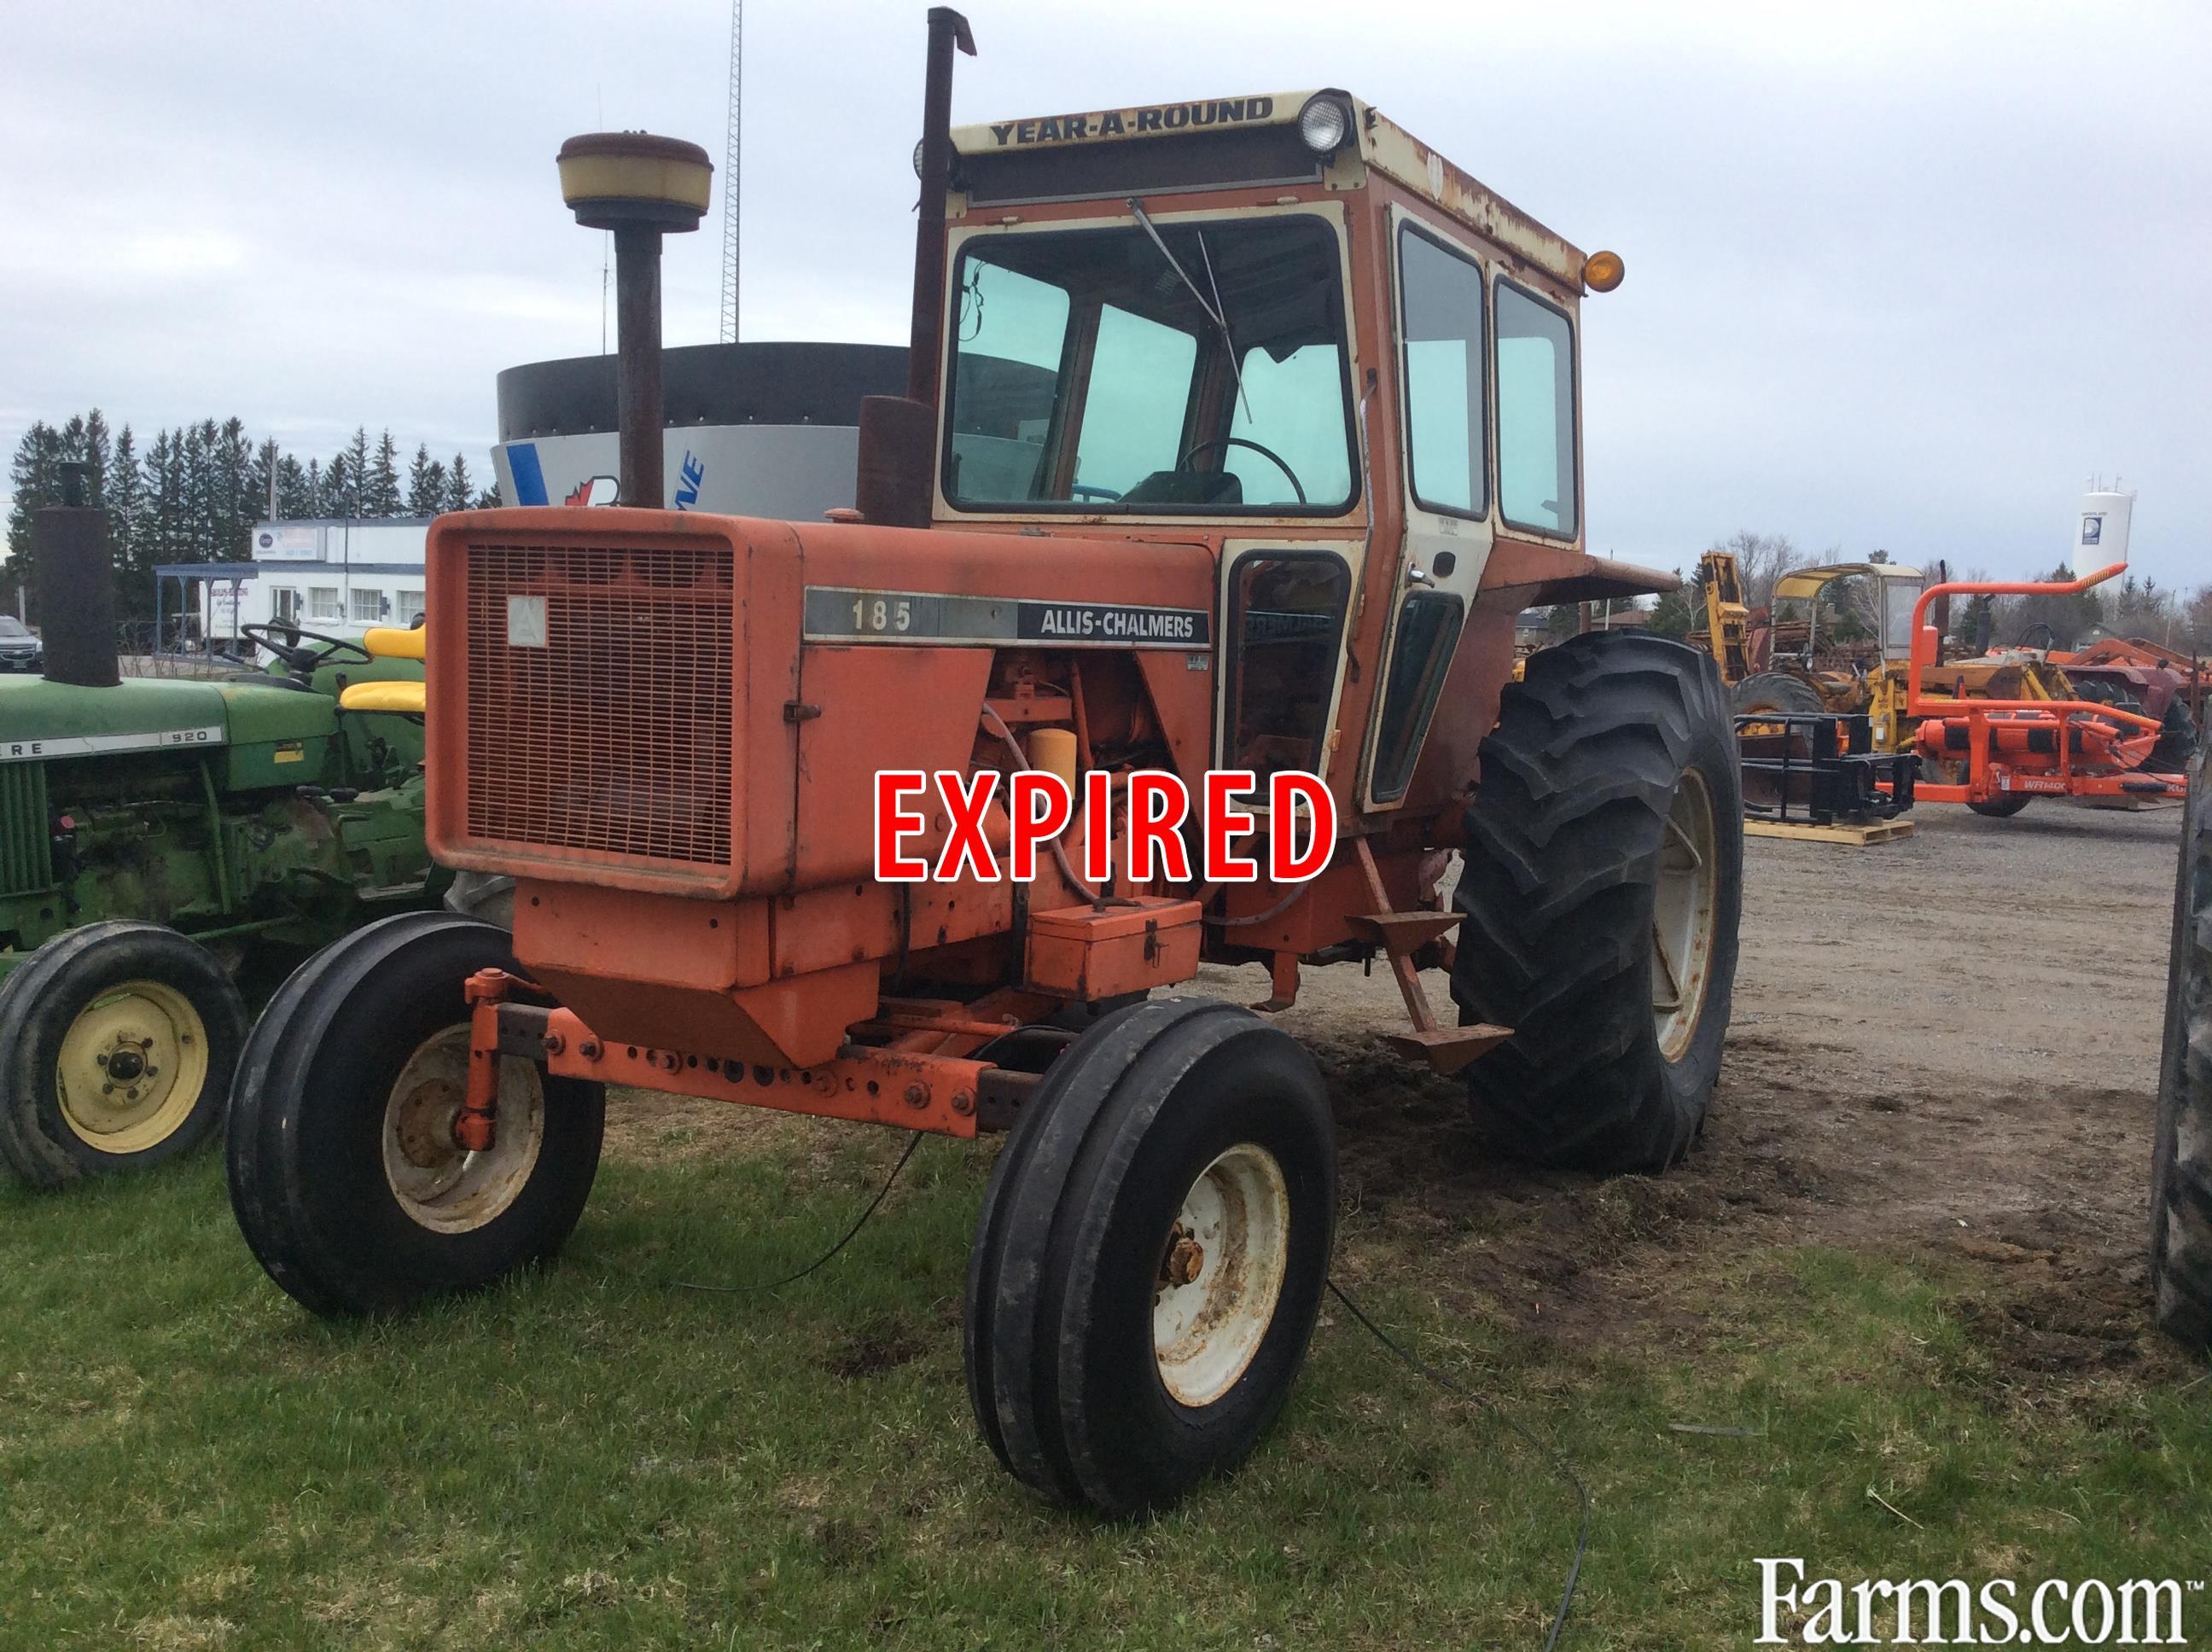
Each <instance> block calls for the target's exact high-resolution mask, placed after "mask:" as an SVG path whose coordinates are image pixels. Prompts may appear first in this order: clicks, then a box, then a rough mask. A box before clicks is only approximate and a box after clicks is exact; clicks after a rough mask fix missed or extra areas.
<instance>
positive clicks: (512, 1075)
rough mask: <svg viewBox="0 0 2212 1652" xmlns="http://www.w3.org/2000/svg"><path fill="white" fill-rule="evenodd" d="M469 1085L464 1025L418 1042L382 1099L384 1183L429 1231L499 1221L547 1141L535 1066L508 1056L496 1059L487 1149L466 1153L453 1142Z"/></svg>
mask: <svg viewBox="0 0 2212 1652" xmlns="http://www.w3.org/2000/svg"><path fill="white" fill-rule="evenodd" d="M468 1083H469V1029H468V1023H465V1022H464V1023H461V1024H460V1025H459V1026H456V1027H448V1028H447V1029H446V1030H445V1031H443V1032H441V1033H438V1034H436V1035H435V1036H432V1037H429V1038H426V1039H425V1040H423V1041H422V1043H421V1044H420V1045H418V1046H417V1047H416V1050H415V1054H413V1055H411V1056H410V1057H409V1058H408V1060H407V1065H406V1066H404V1067H402V1068H401V1069H400V1070H399V1077H398V1079H397V1080H396V1081H394V1083H393V1084H392V1090H391V1094H390V1095H389V1096H387V1097H386V1101H385V1105H384V1179H385V1181H386V1183H387V1184H388V1185H389V1186H390V1187H391V1188H392V1197H393V1198H394V1199H396V1200H398V1201H399V1208H400V1209H401V1210H403V1211H404V1212H407V1214H408V1216H409V1217H410V1218H411V1219H412V1220H413V1221H414V1222H416V1224H418V1225H420V1226H422V1227H425V1228H428V1229H429V1230H431V1231H432V1232H434V1233H467V1232H469V1231H470V1230H472V1229H476V1228H480V1227H483V1225H484V1224H486V1223H488V1222H491V1221H494V1220H495V1219H497V1218H499V1217H500V1216H501V1214H503V1213H504V1212H506V1211H507V1207H508V1206H511V1205H513V1203H514V1201H515V1200H516V1198H517V1197H519V1196H520V1193H521V1192H522V1190H523V1188H524V1187H526V1185H528V1183H529V1181H530V1173H531V1171H532V1170H533V1169H536V1168H537V1165H538V1149H539V1148H540V1146H542V1145H543V1144H544V1137H545V1092H544V1084H542V1083H541V1081H540V1079H539V1077H538V1069H537V1068H536V1067H535V1066H532V1065H531V1064H530V1063H529V1062H527V1061H524V1060H518V1059H517V1058H515V1057H513V1056H507V1057H503V1058H501V1061H500V1064H499V1115H498V1121H497V1125H496V1127H495V1130H494V1133H493V1136H492V1145H491V1147H490V1149H489V1151H485V1152H482V1153H471V1152H470V1151H467V1150H466V1149H465V1148H464V1147H463V1146H462V1145H460V1144H459V1142H458V1141H456V1140H454V1139H453V1121H455V1120H456V1119H457V1118H459V1116H460V1111H461V1102H462V1101H463V1099H464V1098H465V1096H466V1095H467V1093H468Z"/></svg>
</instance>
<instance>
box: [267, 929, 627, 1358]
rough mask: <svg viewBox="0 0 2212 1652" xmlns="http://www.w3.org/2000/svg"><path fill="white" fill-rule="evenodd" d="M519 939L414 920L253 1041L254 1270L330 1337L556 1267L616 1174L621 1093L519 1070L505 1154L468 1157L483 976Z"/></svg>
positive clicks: (514, 1067) (313, 982) (360, 944)
mask: <svg viewBox="0 0 2212 1652" xmlns="http://www.w3.org/2000/svg"><path fill="white" fill-rule="evenodd" d="M509 945H510V943H509V939H508V937H507V932H505V931H504V930H501V929H497V928H495V927H494V926H491V925H489V924H484V923H478V922H477V921H475V920H471V919H466V918H457V917H453V916H450V915H448V914H442V913H433V912H420V913H406V914H401V915H400V916H398V917H395V918H386V919H385V920H383V921H381V922H380V923H374V924H371V925H370V926H368V927H367V928H366V929H362V930H358V931H356V932H354V933H353V934H351V935H349V936H347V937H346V938H344V939H343V940H341V941H338V942H336V943H334V944H331V945H330V946H327V947H325V948H324V949H323V951H320V952H318V953H317V954H316V955H315V956H314V957H312V958H310V959H309V960H308V961H307V963H304V964H302V965H301V967H300V969H298V971H297V972H296V973H295V974H294V975H293V976H292V978H291V979H290V980H289V981H286V982H285V983H284V985H283V987H282V988H281V989H280V990H279V991H278V993H277V994H276V998H275V999H272V1000H271V1001H270V1005H269V1008H268V1009H267V1010H266V1011H264V1012H263V1014H262V1017H261V1019H260V1021H259V1022H258V1023H257V1024H256V1025H255V1027H254V1029H253V1035H252V1037H251V1038H250V1039H249V1040H248V1041H247V1042H246V1054H244V1056H243V1057H241V1058H240V1061H239V1068H238V1084H237V1088H236V1090H235V1093H234V1096H233V1097H232V1117H231V1130H230V1137H229V1143H228V1168H229V1173H230V1201H231V1208H232V1210H233V1211H234V1212H235V1213H236V1215H237V1217H238V1225H239V1228H240V1231H242V1232H243V1233H244V1234H245V1236H246V1243H247V1245H248V1246H249V1247H250V1248H252V1252H253V1254H254V1256H255V1258H256V1259H257V1260H258V1261H259V1262H260V1263H261V1266H263V1267H264V1268H265V1269H266V1270H267V1271H268V1273H269V1277H270V1278H272V1279H274V1280H276V1283H277V1284H278V1285H282V1286H283V1288H284V1289H285V1290H286V1291H289V1292H290V1293H291V1294H292V1296H293V1297H296V1298H297V1299H298V1300H299V1301H300V1302H301V1303H303V1304H305V1305H306V1306H307V1308H309V1309H313V1311H314V1312H315V1313H318V1314H320V1315H325V1316H326V1317H336V1316H338V1315H360V1314H386V1313H393V1312H397V1311H398V1310H400V1309H404V1308H407V1307H409V1306H410V1305H411V1304H412V1303H414V1302H416V1300H417V1299H418V1298H420V1297H424V1296H428V1295H433V1294H438V1293H445V1292H454V1291H473V1290H477V1289H480V1288H482V1287H483V1286H485V1285H490V1284H492V1283H494V1282H495V1281H496V1280H498V1279H501V1278H504V1277H506V1276H507V1274H509V1273H511V1272H514V1271H515V1270H517V1269H519V1268H522V1267H526V1266H529V1265H530V1264H532V1263H533V1262H537V1261H539V1260H544V1258H546V1257H550V1255H552V1254H554V1253H555V1252H556V1251H557V1250H558V1249H559V1248H561V1245H562V1242H563V1241H564V1240H566V1239H567V1238H568V1234H569V1232H570V1231H571V1230H573V1229H574V1227H575V1225H576V1220H577V1218H578V1217H580V1215H581V1214H582V1213H583V1209H584V1200H585V1199H586V1196H587V1195H588V1194H589V1193H590V1192H591V1188H592V1177H593V1176H594V1175H595V1174H596V1173H597V1171H598V1169H599V1141H600V1137H601V1134H602V1133H603V1130H604V1128H605V1116H606V1111H605V1109H606V1096H605V1089H604V1087H603V1086H601V1085H599V1084H587V1083H585V1082H583V1081H581V1080H580V1079H574V1078H552V1077H550V1076H549V1075H547V1074H546V1073H545V1072H544V1071H543V1070H542V1069H540V1068H539V1067H538V1066H534V1065H533V1064H532V1063H530V1062H528V1061H525V1060H520V1058H517V1057H514V1056H507V1057H505V1058H503V1059H502V1060H501V1075H500V1095H499V1107H498V1119H497V1126H496V1131H495V1139H494V1142H493V1145H492V1146H491V1147H490V1148H489V1150H488V1151H484V1152H481V1153H469V1152H465V1151H461V1150H460V1148H459V1145H458V1144H457V1143H456V1142H455V1141H454V1139H453V1118H454V1115H455V1114H458V1113H459V1109H460V1102H461V1099H462V1096H463V1094H464V1092H465V1088H466V1083H467V1070H468V1062H469V1042H468V1029H469V1006H468V1004H467V1002H466V1000H465V997H464V995H463V987H464V985H465V982H466V981H468V978H469V977H470V976H471V975H474V974H475V973H476V972H477V970H479V969H507V970H513V969H514V968H515V963H514V959H513V955H512V953H511V952H510V951H509Z"/></svg>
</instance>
